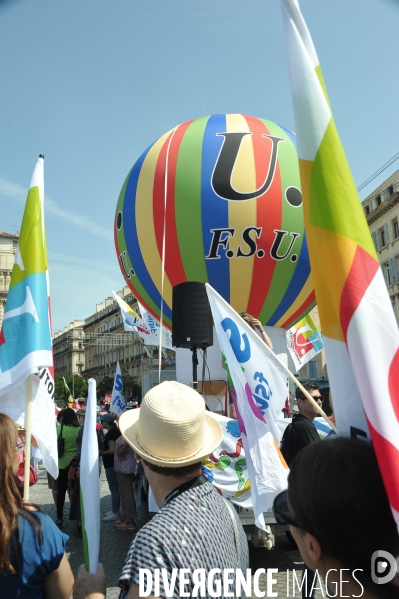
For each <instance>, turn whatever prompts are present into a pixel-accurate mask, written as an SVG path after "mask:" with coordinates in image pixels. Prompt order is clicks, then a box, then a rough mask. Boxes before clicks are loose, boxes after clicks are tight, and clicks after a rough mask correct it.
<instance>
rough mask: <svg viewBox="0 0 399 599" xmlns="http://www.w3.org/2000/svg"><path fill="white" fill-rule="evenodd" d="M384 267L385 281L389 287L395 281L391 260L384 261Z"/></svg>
mask: <svg viewBox="0 0 399 599" xmlns="http://www.w3.org/2000/svg"><path fill="white" fill-rule="evenodd" d="M382 268H383V273H384V278H385V283H386V284H387V285H388V287H389V286H390V285H392V283H393V281H392V273H391V269H390V264H389V261H388V262H384V264H383V265H382Z"/></svg>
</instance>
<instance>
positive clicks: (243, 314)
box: [240, 312, 254, 329]
mask: <svg viewBox="0 0 399 599" xmlns="http://www.w3.org/2000/svg"><path fill="white" fill-rule="evenodd" d="M240 316H241V318H242V319H243V320H245V322H246V323H247V324H249V326H250V327H251V329H253V328H254V325H253V316H251V315H250V314H248V312H241V313H240Z"/></svg>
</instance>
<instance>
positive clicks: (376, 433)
mask: <svg viewBox="0 0 399 599" xmlns="http://www.w3.org/2000/svg"><path fill="white" fill-rule="evenodd" d="M282 9H283V18H284V26H285V36H286V45H287V54H288V66H289V73H290V80H291V92H292V100H293V105H294V114H295V124H296V134H297V143H298V157H299V168H300V174H301V186H302V193H303V206H304V218H305V230H306V238H307V241H308V247H309V256H310V264H311V268H312V275H313V281H314V285H315V290H316V299H317V305H318V307H319V316H320V325H321V330H322V331H323V339H324V347H325V352H326V358H327V364H328V374H329V380H330V385H331V392H332V398H333V402H334V413H335V419H336V422H337V427H338V431H339V432H340V434H343V435H348V436H349V435H351V436H355V437H360V438H369V437H370V436H371V439H372V441H373V446H374V449H375V452H376V456H377V460H378V463H379V467H380V471H381V474H382V478H383V480H384V484H385V488H386V490H387V494H388V497H389V501H390V504H391V507H392V512H393V515H394V518H395V520H396V523H397V524H398V527H399V376H398V374H399V331H398V325H397V322H396V319H395V315H394V313H393V310H392V304H391V301H390V298H389V294H388V291H387V288H386V285H385V281H384V277H383V274H382V271H381V268H380V265H379V262H378V257H377V254H376V251H375V248H374V244H373V241H372V238H371V235H370V232H369V228H368V225H367V221H366V218H365V215H364V212H363V209H362V206H361V204H360V201H359V197H358V194H357V191H356V186H355V183H354V181H353V178H352V174H351V171H350V168H349V165H348V163H347V161H346V157H345V153H344V150H343V148H342V145H341V141H340V138H339V135H338V132H337V129H336V127H335V123H334V119H333V115H332V112H331V108H330V104H329V101H328V97H327V91H326V87H325V83H324V80H323V75H322V72H321V69H320V64H319V60H318V57H317V54H316V50H315V47H314V45H313V41H312V38H311V36H310V33H309V31H308V28H307V26H306V23H305V20H304V18H303V16H302V14H301V11H300V9H299V5H298V2H297V0H282Z"/></svg>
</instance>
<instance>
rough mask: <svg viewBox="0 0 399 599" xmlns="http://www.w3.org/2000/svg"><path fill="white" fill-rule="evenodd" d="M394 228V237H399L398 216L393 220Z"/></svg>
mask: <svg viewBox="0 0 399 599" xmlns="http://www.w3.org/2000/svg"><path fill="white" fill-rule="evenodd" d="M392 229H393V238H394V239H397V238H398V237H399V225H398V219H397V218H394V219H393V221H392Z"/></svg>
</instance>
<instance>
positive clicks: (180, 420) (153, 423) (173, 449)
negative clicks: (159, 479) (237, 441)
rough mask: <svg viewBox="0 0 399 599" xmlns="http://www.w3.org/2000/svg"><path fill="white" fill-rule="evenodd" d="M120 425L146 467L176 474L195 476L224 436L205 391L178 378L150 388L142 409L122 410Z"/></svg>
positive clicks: (154, 470)
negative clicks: (197, 389) (203, 393)
mask: <svg viewBox="0 0 399 599" xmlns="http://www.w3.org/2000/svg"><path fill="white" fill-rule="evenodd" d="M119 428H120V430H121V432H122V435H123V436H124V438H125V439H126V441H127V442H128V443H129V445H130V446H131V447H132V448H133V449H134V450H135V452H136V454H137V455H138V456H139V457H140V458H141V459H142V460H143V462H144V467H145V468H148V469H149V470H151V471H153V472H155V473H157V474H159V475H164V476H174V477H176V478H183V477H186V476H188V475H190V473H192V474H193V476H195V474H197V473H198V472H199V469H200V467H201V464H202V459H203V458H204V457H206V456H207V455H209V454H210V453H212V451H214V450H215V449H216V447H217V446H218V445H219V444H220V442H221V440H222V429H221V427H220V425H219V423H218V422H217V421H216V420H214V419H213V418H212V416H210V415H209V413H207V412H206V411H205V403H204V400H203V398H202V397H201V395H199V393H197V391H194V389H191V388H190V387H188V386H187V385H182V384H181V383H177V382H176V381H165V382H163V383H161V384H160V385H157V386H156V387H153V388H152V389H151V390H150V391H148V393H147V394H146V395H145V397H144V399H143V401H142V403H141V407H140V409H139V410H128V411H126V412H124V414H122V416H121V417H120V419H119Z"/></svg>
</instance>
